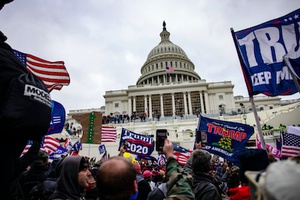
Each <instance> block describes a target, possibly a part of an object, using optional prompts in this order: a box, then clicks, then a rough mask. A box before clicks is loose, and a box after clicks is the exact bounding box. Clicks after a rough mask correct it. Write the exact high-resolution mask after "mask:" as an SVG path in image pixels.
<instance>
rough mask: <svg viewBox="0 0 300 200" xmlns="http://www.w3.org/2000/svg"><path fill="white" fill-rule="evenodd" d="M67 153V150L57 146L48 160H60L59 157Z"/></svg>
mask: <svg viewBox="0 0 300 200" xmlns="http://www.w3.org/2000/svg"><path fill="white" fill-rule="evenodd" d="M67 152H68V149H66V148H64V147H63V146H59V147H58V148H57V149H56V151H55V152H53V153H51V154H50V155H49V158H50V159H56V158H61V156H62V155H63V154H64V153H67Z"/></svg>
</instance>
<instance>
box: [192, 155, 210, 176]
mask: <svg viewBox="0 0 300 200" xmlns="http://www.w3.org/2000/svg"><path fill="white" fill-rule="evenodd" d="M211 157H212V156H211V154H210V153H208V152H207V151H204V150H196V151H194V152H193V158H192V169H193V172H195V173H197V172H198V173H207V172H209V171H210V161H211Z"/></svg>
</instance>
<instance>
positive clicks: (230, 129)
mask: <svg viewBox="0 0 300 200" xmlns="http://www.w3.org/2000/svg"><path fill="white" fill-rule="evenodd" d="M198 130H200V132H201V134H202V135H203V134H206V140H207V142H206V145H205V147H204V149H205V150H207V151H208V152H210V153H212V154H216V155H219V156H221V157H222V158H224V159H227V160H229V161H230V162H233V163H238V162H239V160H238V158H237V157H236V153H237V152H238V151H239V150H241V149H244V148H245V146H246V143H247V141H248V140H249V138H250V137H251V135H252V134H253V133H254V128H253V127H252V126H249V125H247V124H242V123H236V122H228V121H223V120H216V119H210V118H207V117H203V116H201V115H200V117H199V123H198Z"/></svg>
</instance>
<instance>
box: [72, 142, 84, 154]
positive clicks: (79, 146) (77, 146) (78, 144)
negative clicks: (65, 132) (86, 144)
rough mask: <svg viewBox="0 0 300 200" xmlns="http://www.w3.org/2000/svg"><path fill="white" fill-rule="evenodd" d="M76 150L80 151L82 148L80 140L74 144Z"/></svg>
mask: <svg viewBox="0 0 300 200" xmlns="http://www.w3.org/2000/svg"><path fill="white" fill-rule="evenodd" d="M73 150H74V152H76V153H78V152H79V151H80V150H82V144H81V142H80V141H77V142H75V144H74V145H73Z"/></svg>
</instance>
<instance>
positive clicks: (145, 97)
mask: <svg viewBox="0 0 300 200" xmlns="http://www.w3.org/2000/svg"><path fill="white" fill-rule="evenodd" d="M144 99H145V100H144V102H145V106H144V107H145V110H144V112H145V113H147V115H148V112H147V111H148V106H147V95H145V96H144Z"/></svg>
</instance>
